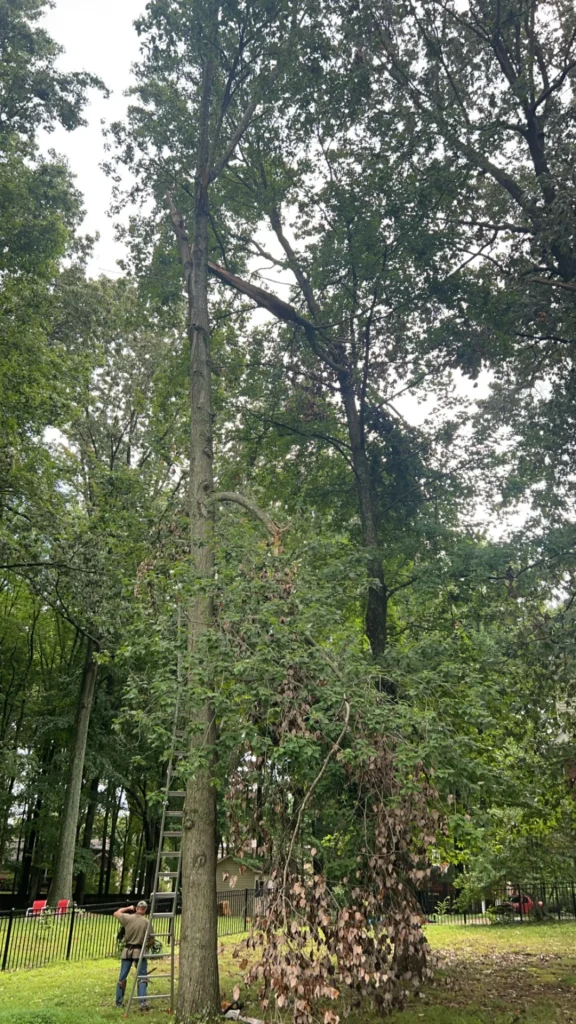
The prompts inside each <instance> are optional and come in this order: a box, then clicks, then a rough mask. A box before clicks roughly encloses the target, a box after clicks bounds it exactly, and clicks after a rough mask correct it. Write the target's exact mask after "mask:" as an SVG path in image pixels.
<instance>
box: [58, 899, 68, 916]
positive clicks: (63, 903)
mask: <svg viewBox="0 0 576 1024" xmlns="http://www.w3.org/2000/svg"><path fill="white" fill-rule="evenodd" d="M69 906H70V900H60V902H59V903H58V906H57V907H56V913H57V914H65V913H66V912H67V910H68V907H69Z"/></svg>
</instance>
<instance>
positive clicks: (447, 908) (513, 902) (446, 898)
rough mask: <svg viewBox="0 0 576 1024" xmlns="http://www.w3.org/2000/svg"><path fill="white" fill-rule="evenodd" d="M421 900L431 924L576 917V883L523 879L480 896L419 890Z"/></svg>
mask: <svg viewBox="0 0 576 1024" xmlns="http://www.w3.org/2000/svg"><path fill="white" fill-rule="evenodd" d="M417 895H418V901H419V903H420V906H421V907H422V910H423V912H424V915H425V919H426V921H427V922H428V923H429V924H454V925H472V924H476V925H483V924H484V925H489V924H528V923H531V922H535V921H573V920H576V882H544V881H536V882H524V883H522V884H517V885H516V884H506V885H502V886H498V887H495V888H492V889H489V890H486V892H485V893H484V894H483V895H482V896H479V897H478V898H477V899H469V898H467V896H466V895H465V891H464V890H461V889H456V888H445V889H444V890H443V891H442V892H438V893H435V892H420V893H418V894H417Z"/></svg>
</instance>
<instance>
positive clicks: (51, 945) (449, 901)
mask: <svg viewBox="0 0 576 1024" xmlns="http://www.w3.org/2000/svg"><path fill="white" fill-rule="evenodd" d="M264 899H265V897H264V895H262V894H261V893H258V892H254V891H253V890H252V889H239V890H238V889H229V890H226V892H220V893H218V894H217V901H218V903H217V905H218V934H219V936H226V935H241V934H242V933H243V932H246V931H247V930H248V929H249V928H250V925H251V923H252V920H253V919H254V917H255V916H258V915H259V914H260V913H261V912H262V910H263V909H264V907H263V902H264ZM418 900H419V903H420V906H421V908H422V912H423V917H424V920H425V921H426V922H427V923H428V924H430V925H434V924H448V925H496V924H502V925H504V924H527V923H529V922H536V921H569V920H576V883H572V882H531V883H524V884H522V885H504V886H501V887H499V888H495V889H491V890H489V891H487V892H486V893H485V894H484V895H483V896H481V897H479V898H478V899H475V900H467V899H465V897H464V895H463V892H462V890H458V889H453V888H451V889H447V888H444V890H443V892H420V893H418ZM118 906H119V904H118V903H109V904H105V905H101V906H92V907H87V908H84V907H82V908H78V907H72V908H71V909H70V910H67V911H65V912H64V913H57V912H54V911H52V910H44V911H42V912H40V913H37V914H33V913H31V912H30V911H24V910H11V911H9V912H8V913H4V914H0V969H1V970H2V971H8V970H16V969H18V968H31V967H42V966H45V965H46V964H50V963H55V962H57V961H62V960H70V961H80V960H96V959H102V958H104V957H113V956H118V955H119V953H120V950H121V945H120V944H119V943H118V941H117V935H118V929H119V924H118V921H117V920H116V919H115V918H114V917H113V913H114V911H115V910H117V909H118ZM158 909H159V910H160V911H162V910H168V909H171V907H170V901H167V903H166V906H165V907H163V906H161V905H159V907H158ZM179 935H180V908H179V907H178V909H177V917H176V938H177V939H178V937H179Z"/></svg>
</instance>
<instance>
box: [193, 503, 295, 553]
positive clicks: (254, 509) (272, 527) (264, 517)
mask: <svg viewBox="0 0 576 1024" xmlns="http://www.w3.org/2000/svg"><path fill="white" fill-rule="evenodd" d="M212 500H213V501H229V502H233V503H234V504H235V505H241V506H242V508H245V509H246V510H247V511H248V512H251V513H252V515H253V516H255V518H256V519H259V520H260V522H261V523H262V524H263V525H264V526H265V527H266V529H267V530H268V533H269V534H270V536H271V537H272V539H273V541H274V552H275V554H278V553H279V551H280V541H281V538H282V534H283V533H284V531H285V530H287V529H288V527H286V526H278V523H275V522H274V520H273V519H272V518H271V517H270V516H269V515H268V513H267V512H264V511H263V510H262V509H261V508H258V505H256V504H255V503H254V502H253V501H250V498H246V497H245V496H244V495H243V494H238V493H236V491H216V492H215V493H214V494H213V495H212Z"/></svg>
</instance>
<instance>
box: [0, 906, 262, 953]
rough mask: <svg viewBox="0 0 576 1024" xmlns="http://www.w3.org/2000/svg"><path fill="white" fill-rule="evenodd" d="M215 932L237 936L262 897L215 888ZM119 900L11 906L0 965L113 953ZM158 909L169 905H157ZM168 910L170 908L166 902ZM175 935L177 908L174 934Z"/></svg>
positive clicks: (1, 929)
mask: <svg viewBox="0 0 576 1024" xmlns="http://www.w3.org/2000/svg"><path fill="white" fill-rule="evenodd" d="M217 899H218V934H219V936H225V935H240V934H242V932H245V931H247V930H248V928H249V927H250V924H251V921H252V918H253V917H254V914H255V913H258V912H259V910H260V907H259V904H260V902H261V899H262V897H261V896H258V895H257V894H255V893H254V891H253V890H250V889H242V890H235V889H234V890H232V889H231V890H229V891H227V892H225V893H218V896H217ZM118 906H119V904H118V903H111V904H105V905H102V906H93V907H88V908H83V907H82V908H79V907H72V908H71V909H70V910H66V911H64V912H63V913H58V912H55V911H53V910H43V911H41V912H40V913H36V914H33V913H31V911H30V910H28V911H24V910H11V911H9V912H8V913H4V914H0V970H2V971H8V970H17V969H18V968H31V967H43V966H45V965H47V964H50V963H56V962H57V961H62V960H71V961H79V960H100V959H102V958H104V957H113V956H117V955H119V953H120V950H121V948H122V947H121V945H120V944H119V943H118V941H117V935H118V930H119V924H118V921H117V920H116V918H114V917H113V914H114V911H115V910H117V909H118ZM158 909H159V910H160V911H162V910H167V909H169V903H167V906H166V907H163V906H161V905H159V906H158ZM170 909H171V907H170ZM179 935H180V908H179V907H178V910H177V917H176V938H177V939H178V938H179Z"/></svg>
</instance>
